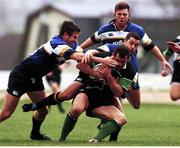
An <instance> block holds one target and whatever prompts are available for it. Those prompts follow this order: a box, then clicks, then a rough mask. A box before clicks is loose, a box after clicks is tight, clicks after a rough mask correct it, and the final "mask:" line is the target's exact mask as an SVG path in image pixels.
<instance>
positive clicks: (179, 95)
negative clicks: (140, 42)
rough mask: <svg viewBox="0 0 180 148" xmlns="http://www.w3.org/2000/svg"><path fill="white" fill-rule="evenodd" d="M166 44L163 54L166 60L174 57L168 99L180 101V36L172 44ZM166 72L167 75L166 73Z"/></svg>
mask: <svg viewBox="0 0 180 148" xmlns="http://www.w3.org/2000/svg"><path fill="white" fill-rule="evenodd" d="M167 44H168V48H166V50H165V51H164V52H163V54H164V56H165V57H166V58H167V59H169V58H170V57H171V56H173V55H174V61H173V67H174V70H173V74H172V79H171V88H170V97H171V99H172V100H173V101H176V100H179V99H180V91H179V90H180V36H177V37H176V39H175V40H173V41H172V42H167ZM166 72H167V73H168V71H165V73H166Z"/></svg>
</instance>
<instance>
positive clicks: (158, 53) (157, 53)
mask: <svg viewBox="0 0 180 148" xmlns="http://www.w3.org/2000/svg"><path fill="white" fill-rule="evenodd" d="M151 51H152V53H153V54H154V55H155V56H156V57H157V59H159V61H160V62H161V64H162V67H163V69H162V71H161V75H162V76H167V75H168V73H164V71H167V70H168V71H170V72H172V71H173V68H172V66H171V65H170V64H169V63H168V62H167V60H166V59H165V57H164V56H163V55H162V53H161V51H160V49H159V48H158V47H157V46H154V48H153V49H151Z"/></svg>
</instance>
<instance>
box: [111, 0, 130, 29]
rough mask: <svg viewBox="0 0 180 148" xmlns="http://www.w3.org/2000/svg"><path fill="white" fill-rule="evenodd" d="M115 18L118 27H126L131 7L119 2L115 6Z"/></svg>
mask: <svg viewBox="0 0 180 148" xmlns="http://www.w3.org/2000/svg"><path fill="white" fill-rule="evenodd" d="M114 17H115V22H116V25H118V26H125V25H126V24H127V22H128V21H129V17H130V6H129V4H128V3H126V2H119V3H117V4H116V5H115V10H114Z"/></svg>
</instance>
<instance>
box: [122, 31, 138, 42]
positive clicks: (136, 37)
mask: <svg viewBox="0 0 180 148" xmlns="http://www.w3.org/2000/svg"><path fill="white" fill-rule="evenodd" d="M131 37H133V38H135V39H136V40H140V37H139V35H137V34H136V33H135V32H129V33H128V34H127V35H126V38H125V40H126V41H127V40H129V39H130V38H131Z"/></svg>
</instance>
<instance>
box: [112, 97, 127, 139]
mask: <svg viewBox="0 0 180 148" xmlns="http://www.w3.org/2000/svg"><path fill="white" fill-rule="evenodd" d="M113 105H114V106H115V107H116V108H118V109H119V110H120V111H121V112H122V113H124V110H123V107H122V104H121V102H120V99H119V98H118V97H115V98H114V99H113ZM119 132H120V129H119V130H117V131H116V132H114V133H113V134H111V135H110V138H109V141H117V139H118V135H119Z"/></svg>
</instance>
